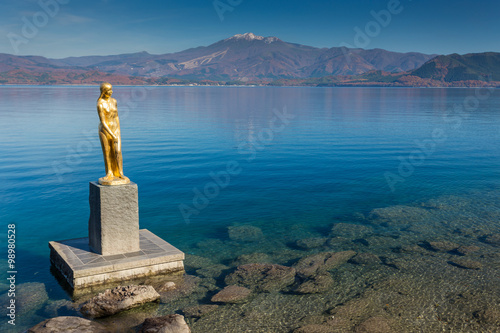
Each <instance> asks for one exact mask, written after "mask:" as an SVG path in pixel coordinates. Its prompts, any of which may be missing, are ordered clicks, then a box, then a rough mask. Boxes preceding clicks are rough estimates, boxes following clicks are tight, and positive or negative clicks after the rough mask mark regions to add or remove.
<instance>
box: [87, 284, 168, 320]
mask: <svg viewBox="0 0 500 333" xmlns="http://www.w3.org/2000/svg"><path fill="white" fill-rule="evenodd" d="M159 299H160V294H158V293H157V292H156V290H154V288H153V287H152V286H135V285H130V286H125V287H123V286H120V287H116V288H113V289H107V290H106V291H105V292H103V293H100V294H99V295H97V296H95V297H93V298H92V299H90V300H89V301H87V302H86V303H84V304H83V306H82V307H81V309H80V312H81V313H82V314H84V315H85V316H87V317H90V318H99V317H105V316H111V315H113V314H116V313H118V312H121V311H124V310H128V309H131V308H133V307H136V306H139V305H142V304H144V303H149V302H155V301H158V300H159Z"/></svg>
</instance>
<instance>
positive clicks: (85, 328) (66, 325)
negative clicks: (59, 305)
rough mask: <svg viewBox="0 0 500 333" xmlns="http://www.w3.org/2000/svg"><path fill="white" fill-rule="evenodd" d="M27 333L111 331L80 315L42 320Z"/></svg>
mask: <svg viewBox="0 0 500 333" xmlns="http://www.w3.org/2000/svg"><path fill="white" fill-rule="evenodd" d="M28 333H111V331H109V330H107V329H106V327H104V326H103V325H101V324H98V323H95V322H93V321H90V320H88V319H83V318H80V317H56V318H51V319H47V320H45V321H42V322H41V323H39V324H38V325H35V326H33V327H32V328H30V329H29V330H28Z"/></svg>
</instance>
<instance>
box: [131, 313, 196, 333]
mask: <svg viewBox="0 0 500 333" xmlns="http://www.w3.org/2000/svg"><path fill="white" fill-rule="evenodd" d="M139 333H191V329H190V328H189V326H188V325H187V324H186V321H185V320H184V317H183V316H181V315H179V314H171V315H167V316H163V317H155V318H148V319H146V320H145V321H144V323H143V324H142V328H141V330H140V331H139Z"/></svg>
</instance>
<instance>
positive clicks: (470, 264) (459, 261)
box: [449, 258, 483, 269]
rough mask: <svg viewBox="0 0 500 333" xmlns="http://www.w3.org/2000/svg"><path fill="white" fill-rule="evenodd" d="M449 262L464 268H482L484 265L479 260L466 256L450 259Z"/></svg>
mask: <svg viewBox="0 0 500 333" xmlns="http://www.w3.org/2000/svg"><path fill="white" fill-rule="evenodd" d="M449 263H450V264H451V265H453V266H456V267H460V268H464V269H481V268H482V267H483V265H482V264H481V263H480V262H479V261H474V260H469V259H465V258H456V259H453V260H450V261H449Z"/></svg>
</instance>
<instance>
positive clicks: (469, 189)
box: [0, 87, 500, 332]
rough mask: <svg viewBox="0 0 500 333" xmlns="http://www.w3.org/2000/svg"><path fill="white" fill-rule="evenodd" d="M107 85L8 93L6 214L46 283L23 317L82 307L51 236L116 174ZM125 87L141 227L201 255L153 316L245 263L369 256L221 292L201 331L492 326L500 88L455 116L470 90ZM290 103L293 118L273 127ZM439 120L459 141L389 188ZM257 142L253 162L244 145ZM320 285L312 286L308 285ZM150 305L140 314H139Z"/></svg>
mask: <svg viewBox="0 0 500 333" xmlns="http://www.w3.org/2000/svg"><path fill="white" fill-rule="evenodd" d="M96 89H97V88H95V87H3V88H1V89H0V98H1V100H2V104H1V105H0V118H1V121H2V123H3V124H7V125H6V126H4V127H3V130H2V132H1V134H0V135H1V140H0V152H1V156H2V159H1V160H0V175H1V177H2V179H1V181H2V187H1V189H0V196H1V198H2V202H3V203H4V204H3V205H2V206H1V207H0V214H1V216H2V221H5V224H8V223H16V224H17V232H18V237H17V242H18V243H17V245H18V247H19V250H20V252H19V253H18V259H19V263H18V264H19V267H22V272H23V273H22V274H20V275H19V276H18V279H19V281H18V283H19V284H22V283H29V284H28V285H24V286H23V287H21V289H25V290H27V291H29V293H30V294H32V295H39V297H38V298H31V299H29V301H30V303H33V304H36V306H35V307H34V308H33V307H26V306H25V309H24V310H20V311H25V312H24V313H25V315H23V316H21V317H19V325H20V326H23V327H29V326H30V325H33V324H35V323H37V322H39V321H41V320H43V319H44V318H47V317H51V316H54V315H57V314H59V315H61V314H74V312H72V311H73V310H71V307H70V306H68V304H67V303H65V302H66V301H62V300H67V296H66V294H65V293H64V291H62V289H61V288H60V287H59V285H58V284H57V283H56V281H55V279H54V278H53V277H52V276H51V274H50V271H49V261H48V247H47V242H48V241H50V240H62V239H69V238H76V237H82V236H86V234H87V220H88V182H89V181H94V180H96V179H97V178H98V177H101V176H102V174H103V172H104V167H103V161H102V156H101V154H102V153H101V149H100V146H99V139H98V137H97V124H98V118H97V112H96V110H95V101H96V100H97V96H98V89H97V90H96ZM114 90H115V94H114V97H116V99H117V100H118V107H119V112H120V119H121V126H122V139H123V155H124V167H125V172H126V174H127V175H128V176H129V177H130V179H131V180H132V181H134V182H136V183H137V184H139V189H140V223H141V227H143V228H148V229H149V230H151V231H152V232H154V233H156V234H158V235H159V236H161V237H162V238H164V239H166V240H168V241H169V242H171V243H172V244H174V245H175V246H177V247H178V248H180V249H181V250H183V251H185V252H186V253H187V254H188V259H187V260H186V266H187V270H188V273H189V274H193V275H196V276H197V277H198V280H196V281H195V282H193V286H192V288H191V289H189V288H188V289H189V290H190V291H191V293H189V295H188V296H185V297H179V298H177V299H173V300H172V299H170V300H169V302H166V303H165V304H161V305H160V306H159V307H157V308H155V309H153V310H151V309H150V310H151V311H153V312H151V311H149V312H148V315H150V314H151V313H153V314H157V315H160V314H166V313H171V312H174V311H179V310H181V309H185V308H189V307H192V306H195V305H197V304H199V303H202V304H203V303H210V298H211V297H212V295H213V294H215V293H216V292H217V291H218V290H219V289H221V288H222V287H224V286H225V277H226V276H227V275H228V274H231V273H232V272H233V271H234V269H235V267H236V266H237V265H242V264H247V263H253V262H269V263H273V264H282V265H285V266H293V265H295V267H297V262H298V261H299V260H300V259H303V258H306V257H308V256H310V255H313V254H316V253H323V252H339V251H355V252H356V253H357V254H356V256H354V257H352V258H351V259H349V261H348V262H345V263H342V264H341V265H339V266H338V267H335V268H331V269H326V270H325V272H322V273H321V274H320V276H321V279H316V278H315V277H314V276H308V277H304V276H299V275H297V279H296V281H295V283H294V284H292V285H287V286H285V287H283V288H282V289H281V291H280V292H272V293H254V294H253V296H252V297H251V298H250V299H249V300H248V303H246V304H243V305H241V304H235V305H221V306H219V307H218V308H217V310H215V311H213V312H211V313H209V314H207V315H205V316H203V317H202V318H201V319H196V318H191V319H189V321H190V325H191V327H192V328H193V331H194V332H210V331H216V330H217V327H218V328H219V329H220V327H221V326H220V325H221V323H224V327H225V329H227V331H228V332H229V331H234V332H236V331H243V330H242V327H246V329H248V330H252V331H254V332H269V331H271V332H290V331H291V330H294V329H297V332H302V331H303V332H307V331H308V330H309V329H311V327H309V328H307V325H313V324H314V325H323V326H326V327H329V328H328V329H330V330H332V331H335V330H337V331H339V332H348V331H350V330H354V329H356V328H355V327H358V329H359V330H360V329H361V328H362V327H365V326H367V325H379V326H380V325H381V327H385V326H384V325H388V326H389V327H391V329H392V330H393V331H395V332H403V331H419V330H420V331H428V332H433V331H442V330H443V329H449V330H455V331H463V332H476V331H481V330H483V331H488V330H490V331H493V328H494V327H496V326H495V325H497V324H498V323H497V321H496V320H497V319H496V318H498V317H500V316H497V315H496V314H499V313H500V309H499V308H498V304H499V302H498V301H499V300H498V295H499V290H498V283H497V282H498V269H499V266H500V262H499V260H500V259H499V255H498V246H499V243H498V237H500V236H498V235H499V233H500V228H499V227H498V218H499V207H500V206H499V198H500V197H499V195H498V194H499V192H498V179H499V176H500V175H499V172H498V170H499V164H500V160H499V156H500V155H499V146H498V145H497V144H496V143H497V142H498V139H499V133H498V129H499V126H498V125H499V124H500V119H499V115H498V112H496V110H498V109H499V106H500V98H499V97H498V96H497V95H496V94H493V95H492V96H491V97H490V98H488V99H486V100H484V101H481V103H480V104H479V107H478V108H477V109H476V110H475V111H474V113H472V114H471V115H470V116H469V117H467V118H465V117H464V118H463V119H462V122H461V124H460V126H454V123H452V122H447V121H446V117H445V116H446V115H447V114H448V113H449V112H450V110H453V106H454V105H455V104H460V103H463V101H464V99H465V98H467V96H470V95H471V94H473V93H474V91H473V90H471V89H387V88H386V89H378V88H325V89H322V88H267V87H266V88H259V87H255V88H236V87H231V88H222V87H206V88H202V87H199V88H198V87H197V88H194V87H154V88H147V89H144V90H143V89H137V88H132V87H116V88H115V89H114ZM284 108H286V110H287V112H288V113H289V114H291V115H293V117H291V118H290V119H289V121H288V122H287V123H283V124H284V125H285V126H284V127H283V128H282V130H280V131H276V130H272V129H273V128H276V126H279V125H280V124H281V122H279V121H278V122H277V121H274V120H273V118H275V117H276V112H277V111H278V112H283V110H284ZM273 110H274V111H273ZM436 129H438V130H440V131H441V133H443V134H444V135H445V137H446V139H444V140H441V141H439V142H436V143H435V145H434V146H433V150H432V152H431V153H429V154H427V155H426V156H425V159H424V160H423V162H422V163H416V164H415V165H414V170H413V171H412V172H411V173H409V174H407V175H403V176H404V177H402V178H403V181H398V182H397V183H396V186H395V189H394V191H391V188H390V186H389V185H388V183H387V179H386V177H385V174H386V173H387V172H391V173H393V174H395V175H399V176H401V173H400V171H399V170H398V167H399V166H400V165H401V163H402V162H401V161H402V160H404V159H407V158H408V157H409V156H411V154H412V152H413V151H415V150H416V149H419V143H422V142H429V141H428V140H430V139H432V138H433V136H432V135H433V132H434V131H435V130H436ZM242 144H244V145H245V146H246V147H247V148H248V147H252V148H253V149H254V154H253V155H252V156H253V157H254V158H251V159H250V158H249V156H250V155H249V154H248V153H245V152H244V151H242V149H238V147H241V145H242ZM232 162H237V163H238V166H239V167H240V168H241V172H239V173H237V174H234V175H233V176H232V177H230V181H229V184H228V185H227V186H224V188H219V190H218V194H217V195H213V197H212V198H210V199H209V203H208V204H207V205H206V206H204V207H203V209H197V210H198V214H192V215H191V216H190V223H189V224H186V223H185V220H184V218H183V215H182V214H181V212H180V210H179V205H180V204H184V205H186V206H190V207H193V208H196V207H195V203H193V199H194V198H195V196H196V193H197V192H196V191H197V190H199V191H200V192H201V193H203V191H204V186H205V185H206V184H209V183H210V182H214V179H213V177H212V176H211V173H212V174H217V173H219V174H220V172H222V171H224V170H227V165H228V163H232ZM198 208H200V207H198ZM229 226H233V227H234V226H236V228H232V229H231V232H228V227H229ZM250 227H253V228H250ZM2 242H3V241H2ZM2 244H4V243H2ZM361 254H362V255H361ZM2 274H3V275H2ZM325 274H329V275H325ZM4 275H5V273H0V277H2V278H3V277H4ZM330 278H331V280H332V281H333V283H331V282H328V281H330ZM325 281H326V282H325ZM41 283H43V284H44V285H42V284H41ZM304 283H308V285H309V286H311V285H312V286H313V288H312V289H311V288H310V289H308V290H309V291H313V293H307V294H300V293H299V292H298V290H304V289H298V288H299V287H300V285H302V284H304ZM322 283H327V284H328V283H330V284H328V288H325V287H324V286H325V285H322ZM248 287H249V288H252V286H248ZM303 288H305V287H303ZM308 288H309V287H308ZM4 290H5V288H4ZM36 290H38V291H39V292H34V291H36ZM42 290H46V292H47V293H48V298H49V299H48V300H47V299H45V297H44V296H43V295H45V294H44V292H42ZM299 294H300V295H299ZM20 297H23V298H26V297H28V296H27V295H21V296H20ZM165 297H167V296H165ZM4 298H5V297H4ZM188 312H189V311H188ZM143 316H144V314H141V312H140V311H139V313H138V314H136V315H131V314H130V315H129V316H128V317H127V318H129V320H128V321H126V323H127V324H126V325H129V326H132V323H133V322H134V319H133V318H137V320H138V321H139V320H140V319H141V318H142V317H143ZM130 318H132V319H130ZM226 318H232V319H231V320H229V319H226ZM372 318H375V319H372ZM111 321H113V318H111V319H109V320H107V321H104V322H105V323H108V324H109V323H110V322H111ZM134 325H135V324H134ZM218 325H219V326H218ZM363 325H364V326H363ZM300 327H303V328H302V329H301V328H300ZM304 327H305V328H304ZM360 327H361V328H360ZM324 329H325V328H324Z"/></svg>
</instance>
